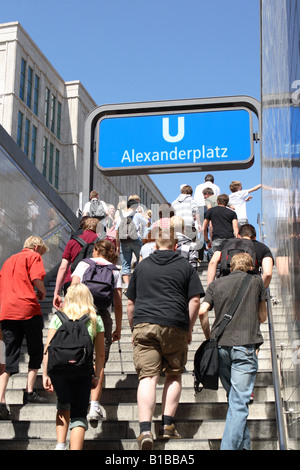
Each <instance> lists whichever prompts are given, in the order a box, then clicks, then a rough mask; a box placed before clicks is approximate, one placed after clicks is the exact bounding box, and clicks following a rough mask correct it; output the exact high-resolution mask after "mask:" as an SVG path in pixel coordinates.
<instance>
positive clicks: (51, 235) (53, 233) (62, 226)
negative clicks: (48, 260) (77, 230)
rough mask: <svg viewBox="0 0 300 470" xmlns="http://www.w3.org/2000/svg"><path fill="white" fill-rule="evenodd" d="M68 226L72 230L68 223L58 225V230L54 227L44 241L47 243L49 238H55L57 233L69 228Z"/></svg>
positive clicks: (45, 235)
mask: <svg viewBox="0 0 300 470" xmlns="http://www.w3.org/2000/svg"><path fill="white" fill-rule="evenodd" d="M68 226H69V227H70V228H71V229H72V227H71V225H70V224H69V222H66V223H65V224H64V225H56V227H58V228H56V227H54V228H53V229H52V230H51V231H50V232H49V231H48V232H47V233H45V234H44V235H43V236H42V237H41V238H42V240H43V241H46V240H48V239H49V238H51V237H53V235H55V234H56V233H57V232H60V231H61V230H62V229H64V228H65V227H68Z"/></svg>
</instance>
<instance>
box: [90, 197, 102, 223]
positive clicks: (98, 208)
mask: <svg viewBox="0 0 300 470" xmlns="http://www.w3.org/2000/svg"><path fill="white" fill-rule="evenodd" d="M89 216H90V217H96V218H97V219H99V220H102V219H104V218H105V217H106V214H105V210H104V207H103V204H102V202H101V201H99V199H92V201H91V204H90V210H89Z"/></svg>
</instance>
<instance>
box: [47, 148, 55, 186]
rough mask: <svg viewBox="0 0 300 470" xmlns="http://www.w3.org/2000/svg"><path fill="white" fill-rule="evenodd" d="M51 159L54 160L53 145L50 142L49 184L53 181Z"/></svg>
mask: <svg viewBox="0 0 300 470" xmlns="http://www.w3.org/2000/svg"><path fill="white" fill-rule="evenodd" d="M53 161H54V145H53V144H51V143H50V151H49V176H48V181H49V183H51V184H52V183H53Z"/></svg>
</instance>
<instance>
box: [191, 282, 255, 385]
mask: <svg viewBox="0 0 300 470" xmlns="http://www.w3.org/2000/svg"><path fill="white" fill-rule="evenodd" d="M250 281H251V274H246V276H245V278H244V279H243V281H242V284H241V287H240V289H239V291H238V293H237V295H236V296H235V298H234V300H233V302H232V305H231V307H230V309H229V310H228V312H227V313H226V314H225V315H224V318H223V320H222V321H221V323H220V325H219V328H218V330H217V332H216V335H215V337H214V338H210V339H207V340H206V341H204V342H203V343H202V344H201V345H200V346H199V348H198V349H197V351H196V353H195V356H194V372H193V374H194V390H195V393H197V392H201V390H202V389H203V388H208V389H210V390H218V386H219V374H218V362H219V353H218V341H219V339H220V337H221V336H222V334H223V332H224V330H225V328H226V326H227V325H228V323H229V322H230V321H231V319H232V317H233V315H234V314H235V311H236V309H237V307H238V306H239V304H240V302H241V300H242V298H243V295H244V293H245V292H246V289H247V287H248V285H249V283H250ZM199 384H202V387H201V388H199Z"/></svg>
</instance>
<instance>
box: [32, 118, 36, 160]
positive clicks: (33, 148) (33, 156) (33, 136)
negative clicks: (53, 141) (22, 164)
mask: <svg viewBox="0 0 300 470" xmlns="http://www.w3.org/2000/svg"><path fill="white" fill-rule="evenodd" d="M36 138H37V128H36V127H35V126H32V135H31V161H32V163H33V164H34V165H35V157H36Z"/></svg>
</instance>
